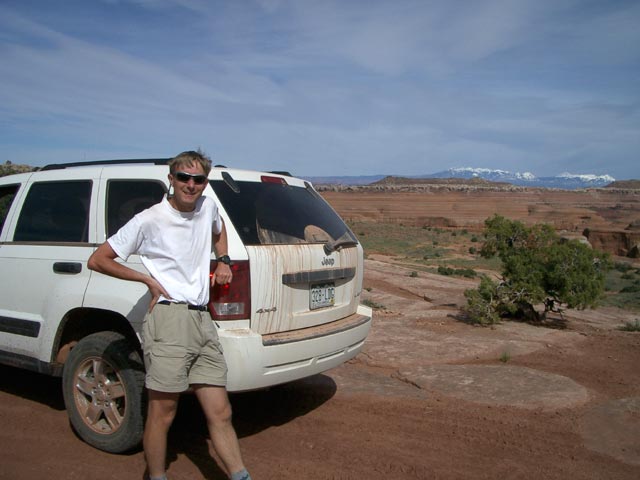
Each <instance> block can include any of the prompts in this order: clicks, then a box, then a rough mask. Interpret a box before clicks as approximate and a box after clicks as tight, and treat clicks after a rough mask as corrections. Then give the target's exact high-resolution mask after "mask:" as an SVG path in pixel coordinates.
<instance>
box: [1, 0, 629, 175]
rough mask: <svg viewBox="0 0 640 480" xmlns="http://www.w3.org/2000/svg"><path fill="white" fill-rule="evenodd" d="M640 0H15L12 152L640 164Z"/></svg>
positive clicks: (603, 168) (8, 154)
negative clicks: (199, 152)
mask: <svg viewBox="0 0 640 480" xmlns="http://www.w3.org/2000/svg"><path fill="white" fill-rule="evenodd" d="M639 25H640V1H637V0H629V1H623V0H620V1H617V0H446V1H445V0H443V1H440V0H433V1H430V0H385V1H379V0H335V1H332V0H329V1H323V0H226V1H218V0H211V1H207V0H64V1H62V0H60V1H56V0H0V163H4V162H6V161H11V162H13V163H17V164H27V165H32V166H42V165H46V164H48V163H60V162H76V161H89V160H101V159H115V158H166V157H172V156H175V155H177V154H178V153H180V152H182V151H184V150H194V149H198V148H200V149H202V150H203V151H204V152H205V153H207V154H208V155H209V156H210V157H211V158H212V160H213V163H214V164H223V165H226V166H229V167H238V168H245V169H258V170H286V171H290V172H291V173H292V174H294V175H297V176H343V175H344V176H354V175H358V176H359V175H378V174H383V175H422V174H430V173H436V172H440V171H443V170H446V169H448V168H454V167H474V168H489V169H501V170H508V171H511V172H531V173H533V174H535V175H537V176H553V175H558V174H561V173H565V172H569V173H574V174H596V175H604V174H608V175H611V176H613V177H614V178H616V179H630V178H640V161H639V160H640V158H639V157H640V155H639V154H640V28H639V27H638V26H639Z"/></svg>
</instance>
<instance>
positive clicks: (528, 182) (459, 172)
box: [419, 167, 615, 189]
mask: <svg viewBox="0 0 640 480" xmlns="http://www.w3.org/2000/svg"><path fill="white" fill-rule="evenodd" d="M419 178H467V179H469V178H482V179H485V180H489V181H492V182H506V183H511V184H512V185H522V186H526V187H551V188H563V189H577V188H590V187H591V188H593V187H604V186H606V185H608V184H610V183H611V182H614V181H615V178H613V177H612V176H611V175H592V174H587V175H581V174H573V173H562V174H560V175H557V176H555V177H536V176H535V175H534V174H533V173H530V172H524V173H520V172H509V171H506V170H492V169H489V168H471V167H461V168H450V169H448V170H444V171H442V172H437V173H433V174H430V175H421V176H420V177H419Z"/></svg>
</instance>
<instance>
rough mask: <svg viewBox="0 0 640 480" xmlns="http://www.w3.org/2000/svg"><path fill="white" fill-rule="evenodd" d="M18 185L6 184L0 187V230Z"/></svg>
mask: <svg viewBox="0 0 640 480" xmlns="http://www.w3.org/2000/svg"><path fill="white" fill-rule="evenodd" d="M18 188H19V185H7V186H3V187H0V232H1V231H2V227H3V226H4V221H5V220H6V218H7V215H8V214H9V209H10V208H11V204H12V203H13V199H14V198H15V196H16V193H17V192H18Z"/></svg>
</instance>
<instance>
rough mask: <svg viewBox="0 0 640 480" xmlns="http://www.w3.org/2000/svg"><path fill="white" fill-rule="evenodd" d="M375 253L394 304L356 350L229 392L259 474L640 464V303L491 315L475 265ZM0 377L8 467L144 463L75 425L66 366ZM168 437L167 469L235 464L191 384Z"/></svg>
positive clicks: (198, 473)
mask: <svg viewBox="0 0 640 480" xmlns="http://www.w3.org/2000/svg"><path fill="white" fill-rule="evenodd" d="M338 210H339V211H340V209H338ZM340 213H342V214H343V212H340ZM343 215H344V214H343ZM482 218H486V216H484V217H482ZM365 268H366V274H365V287H366V290H365V292H364V296H365V298H367V299H369V300H372V301H374V302H376V303H378V304H381V305H384V308H381V309H379V310H376V311H375V313H374V327H373V331H372V334H371V336H370V338H369V339H368V341H367V343H366V344H365V348H364V351H363V352H362V353H361V354H360V355H359V356H358V357H357V358H356V359H354V360H353V361H352V362H350V363H348V364H346V365H344V366H342V367H339V368H337V369H334V370H332V371H329V372H326V373H325V374H322V375H317V376H315V377H312V378H310V379H306V380H303V381H299V382H296V383H293V384H289V385H284V386H281V387H277V388H273V389H271V390H268V391H262V392H252V393H247V394H238V395H233V396H232V404H233V407H234V422H235V425H236V428H237V431H238V434H239V436H240V444H241V448H242V451H243V455H244V458H245V462H246V464H247V466H248V468H249V469H250V471H251V473H252V476H253V478H254V479H255V480H257V479H296V480H297V479H301V478H304V479H309V480H320V479H388V478H411V479H470V478H473V479H495V478H504V479H514V478H523V479H524V478H526V479H529V478H544V479H562V480H564V479H567V478H572V479H594V480H595V479H604V478H606V479H629V480H631V479H634V480H635V479H638V478H640V433H639V432H640V367H639V365H640V333H632V332H623V331H620V330H618V327H619V326H621V325H622V324H623V323H624V322H625V321H633V320H635V319H637V318H638V315H634V314H631V313H629V312H625V311H621V310H616V309H599V310H596V311H584V312H571V313H570V314H569V315H567V317H566V321H565V322H558V324H554V325H551V326H549V327H539V326H532V325H528V324H524V323H516V322H506V323H504V324H502V325H499V326H497V327H495V328H493V329H489V328H479V327H474V326H471V325H469V324H467V323H464V321H463V319H462V318H461V316H460V310H459V306H460V305H462V304H463V301H464V299H463V295H462V293H463V291H464V289H465V288H469V287H470V286H472V285H474V282H473V281H472V280H466V279H456V278H451V277H443V276H438V275H431V274H428V273H420V275H419V276H418V277H410V276H409V273H410V272H409V271H408V270H407V269H405V268H403V267H401V266H398V265H394V263H393V259H390V258H385V257H381V256H376V255H370V256H369V258H368V259H367V260H366V263H365ZM0 378H1V380H0V425H2V428H1V429H0V445H1V447H2V448H0V480H5V479H7V480H15V479H21V480H36V479H38V480H39V479H42V478H52V479H74V480H75V479H77V480H85V479H89V478H91V479H97V480H102V479H105V480H108V479H114V480H115V479H119V480H125V479H135V480H141V479H142V478H143V472H144V459H143V456H142V453H141V452H140V451H136V452H133V453H131V454H129V455H111V454H107V453H104V452H101V451H98V450H95V449H93V448H91V447H89V446H88V445H86V444H84V443H83V442H82V441H80V440H79V439H78V438H77V437H76V436H75V435H74V434H73V433H72V431H71V429H70V427H69V424H68V421H67V416H66V412H65V410H64V404H63V400H62V395H61V389H60V380H59V379H54V378H50V377H46V376H42V375H39V374H35V373H30V372H25V371H21V370H17V369H14V368H11V367H3V366H0ZM169 441H170V454H169V458H168V460H169V470H168V473H169V478H171V479H174V480H186V479H203V478H204V479H210V480H213V479H224V478H226V477H225V475H224V473H223V472H222V471H221V470H220V468H219V467H218V466H217V464H216V463H215V462H214V461H213V460H211V459H210V457H209V455H208V447H207V443H206V430H205V426H204V422H203V417H202V414H201V413H200V411H199V409H198V406H197V404H196V402H195V401H194V398H193V397H191V396H185V397H184V398H183V399H182V401H181V405H180V410H179V414H178V418H177V419H176V422H175V424H174V427H173V429H172V431H171V434H170V439H169Z"/></svg>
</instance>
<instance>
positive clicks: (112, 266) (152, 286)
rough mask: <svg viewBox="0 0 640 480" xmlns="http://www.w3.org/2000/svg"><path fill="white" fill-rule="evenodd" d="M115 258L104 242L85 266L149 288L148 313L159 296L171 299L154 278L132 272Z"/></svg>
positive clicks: (107, 243) (113, 252)
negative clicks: (149, 301)
mask: <svg viewBox="0 0 640 480" xmlns="http://www.w3.org/2000/svg"><path fill="white" fill-rule="evenodd" d="M116 257H117V254H116V252H115V251H114V250H113V248H112V247H111V245H109V242H104V243H103V244H102V245H100V246H99V247H98V248H97V250H96V251H95V252H93V254H92V255H91V257H89V261H88V262H87V266H88V267H89V268H90V269H91V270H95V271H96V272H100V273H104V274H105V275H110V276H112V277H115V278H121V279H122V280H130V281H132V282H141V283H144V284H145V285H146V286H147V288H149V292H150V293H151V303H150V304H149V312H151V310H153V307H155V305H156V303H158V298H160V295H162V296H163V297H165V298H167V299H168V298H171V297H170V296H169V294H168V293H167V291H166V290H165V289H164V288H163V287H162V285H160V283H158V281H157V280H156V279H155V278H153V277H151V276H150V275H147V274H146V273H142V272H138V271H137V270H133V269H131V268H129V267H127V266H126V265H124V264H122V263H118V262H116V261H115V259H116Z"/></svg>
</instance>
